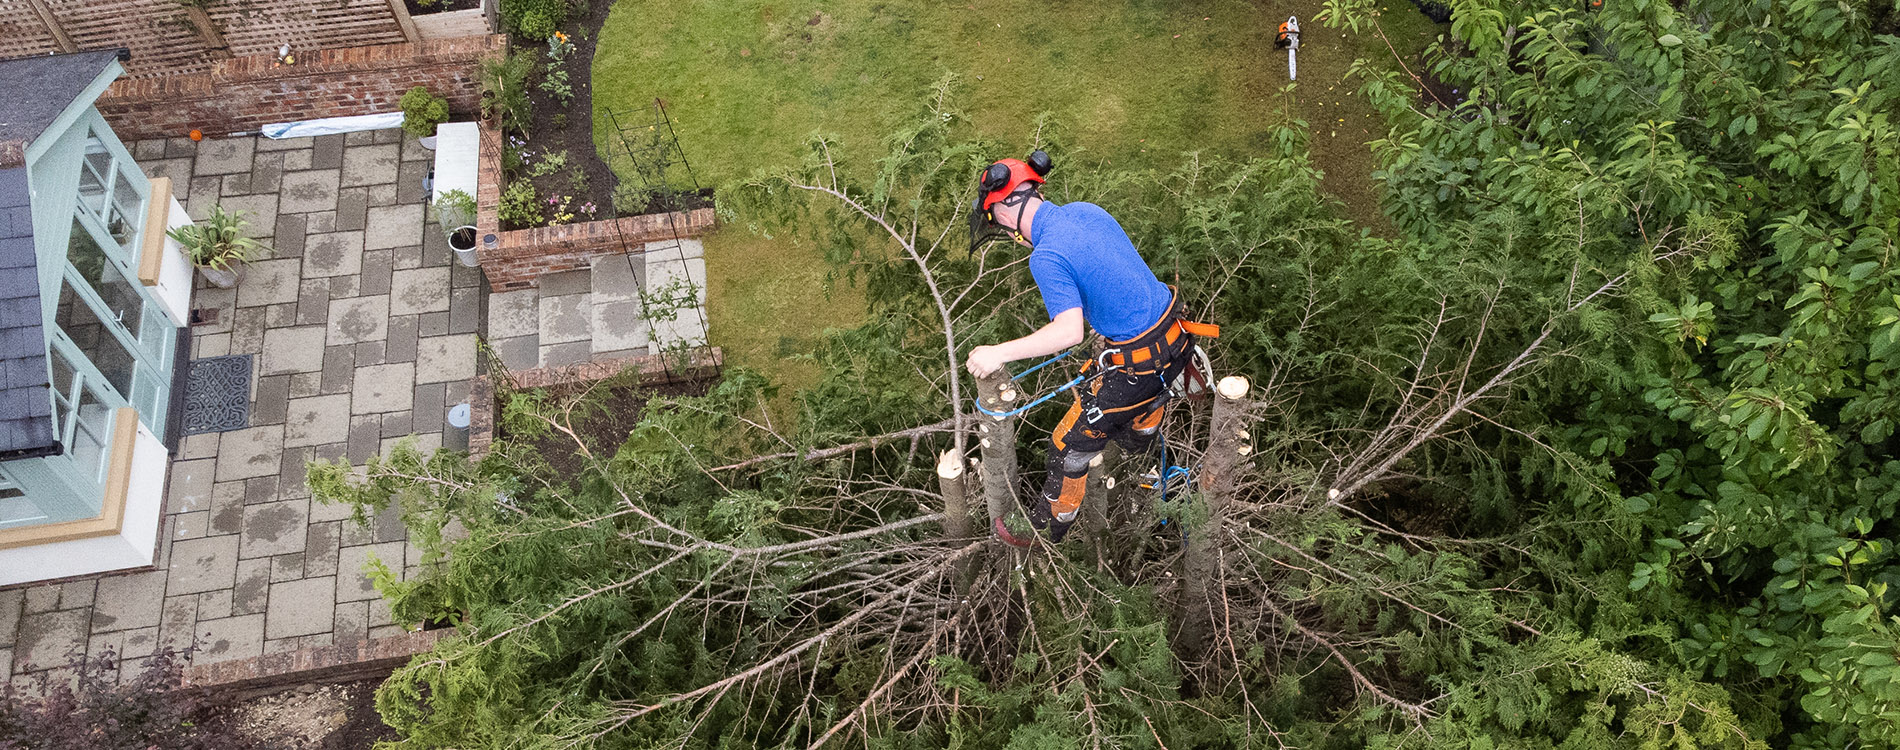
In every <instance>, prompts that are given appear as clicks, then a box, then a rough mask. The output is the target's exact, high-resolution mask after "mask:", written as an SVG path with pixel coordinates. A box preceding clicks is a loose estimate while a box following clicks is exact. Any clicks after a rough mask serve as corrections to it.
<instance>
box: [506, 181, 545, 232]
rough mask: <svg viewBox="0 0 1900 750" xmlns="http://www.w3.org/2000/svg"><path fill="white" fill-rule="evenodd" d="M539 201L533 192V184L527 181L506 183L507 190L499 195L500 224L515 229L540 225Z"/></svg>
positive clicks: (538, 197)
mask: <svg viewBox="0 0 1900 750" xmlns="http://www.w3.org/2000/svg"><path fill="white" fill-rule="evenodd" d="M540 201H541V197H540V196H539V195H536V194H535V192H534V183H532V182H529V181H527V180H515V181H514V182H511V183H508V189H507V190H503V191H502V193H501V206H500V208H499V213H500V214H501V220H502V222H504V223H507V224H512V225H514V226H517V227H532V226H538V225H540V223H541V203H540Z"/></svg>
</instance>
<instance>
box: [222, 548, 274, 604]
mask: <svg viewBox="0 0 1900 750" xmlns="http://www.w3.org/2000/svg"><path fill="white" fill-rule="evenodd" d="M269 603H270V558H268V557H254V558H251V559H249V560H239V561H238V567H237V583H236V584H235V585H234V586H232V587H231V612H232V614H238V615H252V614H257V613H259V612H263V611H264V610H265V607H266V606H267V605H268V604H269Z"/></svg>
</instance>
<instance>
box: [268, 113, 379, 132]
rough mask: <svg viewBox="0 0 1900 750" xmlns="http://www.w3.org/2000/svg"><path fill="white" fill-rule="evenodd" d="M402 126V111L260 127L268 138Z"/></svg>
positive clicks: (274, 123) (277, 123) (280, 123)
mask: <svg viewBox="0 0 1900 750" xmlns="http://www.w3.org/2000/svg"><path fill="white" fill-rule="evenodd" d="M400 127H402V113H401V112H385V113H383V114H380V115H356V116H354V117H326V118H323V119H321V120H298V121H296V122H273V123H271V124H269V125H265V126H264V127H262V128H259V129H258V132H261V133H263V134H264V137H266V138H308V137H310V136H313V135H331V134H334V133H354V132H356V131H359V130H383V129H385V128H400Z"/></svg>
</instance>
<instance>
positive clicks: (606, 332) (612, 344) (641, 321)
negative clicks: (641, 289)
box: [589, 299, 647, 352]
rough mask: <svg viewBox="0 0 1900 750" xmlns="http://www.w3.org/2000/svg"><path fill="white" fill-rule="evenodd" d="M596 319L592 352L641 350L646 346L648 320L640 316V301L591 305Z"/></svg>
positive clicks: (594, 320) (590, 310)
mask: <svg viewBox="0 0 1900 750" xmlns="http://www.w3.org/2000/svg"><path fill="white" fill-rule="evenodd" d="M589 308H590V309H589V314H590V315H592V316H593V329H594V336H593V339H592V340H591V342H592V344H593V351H595V352H607V351H615V350H620V349H638V348H641V347H645V346H646V345H647V321H646V319H645V318H642V317H640V301H639V300H637V299H636V300H622V301H618V302H607V303H604V304H603V303H601V302H599V301H595V302H594V304H592V305H589Z"/></svg>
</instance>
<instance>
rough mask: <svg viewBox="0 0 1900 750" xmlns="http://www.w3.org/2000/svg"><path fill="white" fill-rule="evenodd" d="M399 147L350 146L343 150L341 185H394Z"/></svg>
mask: <svg viewBox="0 0 1900 750" xmlns="http://www.w3.org/2000/svg"><path fill="white" fill-rule="evenodd" d="M400 156H401V147H399V146H396V145H393V144H392V145H386V146H350V147H347V148H345V149H343V185H344V187H349V186H352V185H375V184H379V183H394V182H395V181H396V165H397V162H398V159H399V158H400Z"/></svg>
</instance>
